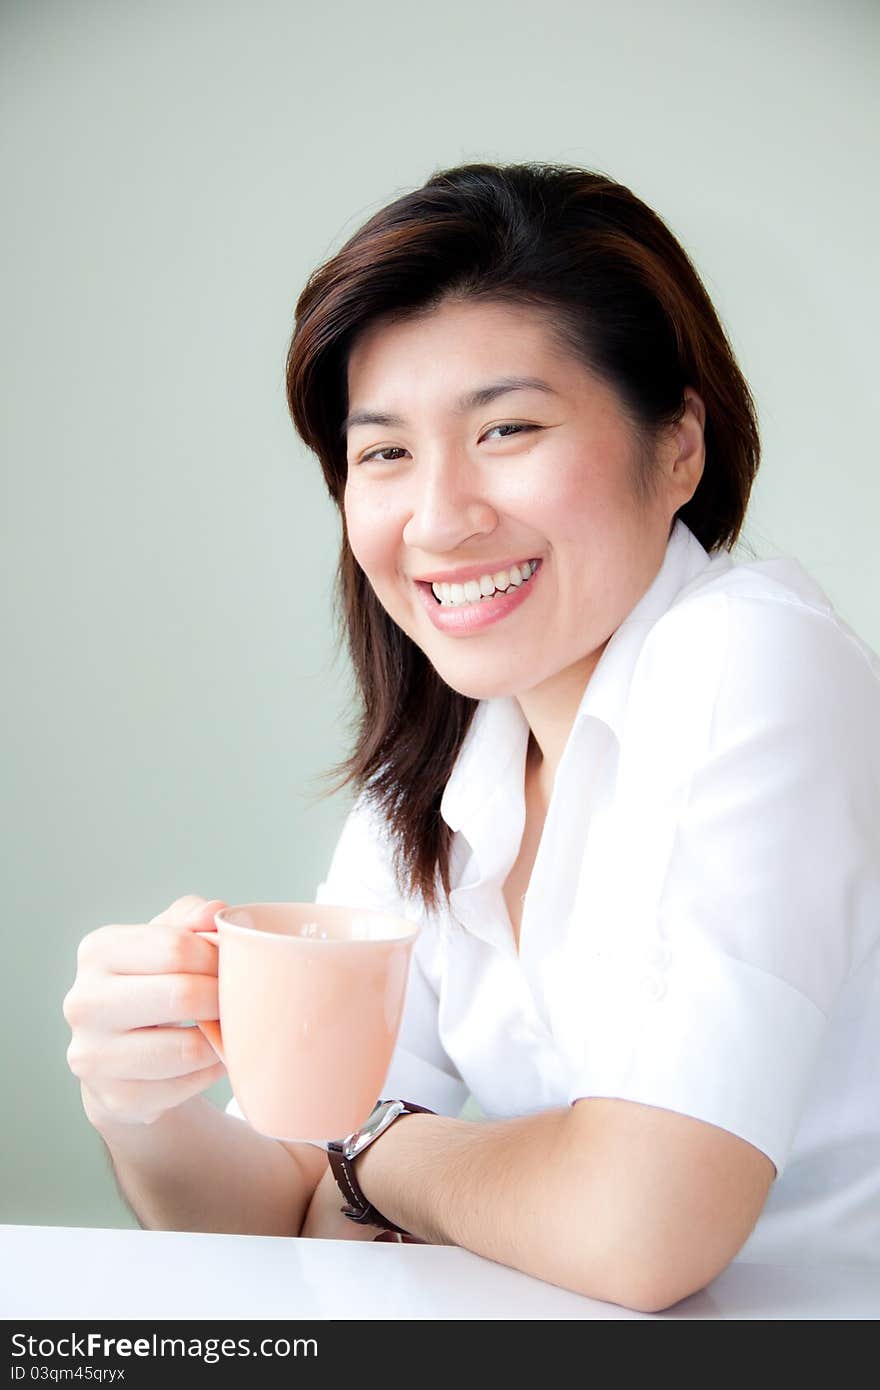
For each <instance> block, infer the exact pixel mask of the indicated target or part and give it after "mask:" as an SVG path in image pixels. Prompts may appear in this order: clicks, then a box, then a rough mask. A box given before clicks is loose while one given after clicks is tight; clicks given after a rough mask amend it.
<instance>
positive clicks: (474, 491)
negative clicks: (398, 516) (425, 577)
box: [403, 455, 498, 555]
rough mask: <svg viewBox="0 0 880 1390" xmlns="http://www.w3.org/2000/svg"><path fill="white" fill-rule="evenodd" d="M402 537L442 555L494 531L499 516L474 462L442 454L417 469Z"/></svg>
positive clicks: (412, 543) (411, 543)
mask: <svg viewBox="0 0 880 1390" xmlns="http://www.w3.org/2000/svg"><path fill="white" fill-rule="evenodd" d="M416 472H417V473H418V476H417V477H416V476H414V479H413V485H414V489H415V491H414V494H413V496H412V498H411V502H410V515H409V518H408V520H407V522H406V525H405V526H404V528H403V539H404V541H405V542H406V544H407V545H410V546H412V547H413V548H414V549H417V550H423V551H425V552H432V553H433V554H435V555H442V554H443V553H444V552H446V551H452V550H454V549H455V548H456V546H457V545H459V544H460V543H461V542H462V541H463V540H466V539H467V538H468V537H470V536H473V535H479V534H481V533H483V534H485V533H488V532H490V531H494V529H495V527H496V526H497V524H498V517H497V514H496V511H495V508H494V507H493V505H492V503H491V502H490V501H489V499H488V498H487V497H486V496H485V493H484V491H483V490H482V489H481V487H480V485H479V481H478V479H477V477H476V473H475V470H474V465H473V462H472V461H470V460H468V459H466V458H465V459H461V460H459V459H457V458H453V457H452V456H450V455H445V456H443V457H442V458H440V459H438V460H436V461H435V462H434V463H432V464H430V465H429V464H425V466H424V467H423V468H422V469H421V470H416Z"/></svg>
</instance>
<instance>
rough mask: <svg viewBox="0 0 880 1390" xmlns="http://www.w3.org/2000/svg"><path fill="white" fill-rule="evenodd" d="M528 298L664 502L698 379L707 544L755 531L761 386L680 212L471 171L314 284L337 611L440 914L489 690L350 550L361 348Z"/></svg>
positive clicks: (319, 437)
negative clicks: (425, 646) (395, 605)
mask: <svg viewBox="0 0 880 1390" xmlns="http://www.w3.org/2000/svg"><path fill="white" fill-rule="evenodd" d="M450 299H455V300H462V299H468V300H471V301H473V300H479V301H481V302H488V303H496V304H498V303H500V304H513V305H516V306H520V307H522V306H526V307H530V308H532V309H533V310H535V311H537V312H539V313H540V314H541V316H542V317H544V318H545V319H546V322H547V323H548V326H549V327H550V329H551V332H552V333H553V334H554V335H555V337H556V340H557V342H558V343H559V344H560V345H561V346H563V348H564V349H565V350H567V352H568V353H570V354H571V355H572V356H574V357H575V358H576V359H577V360H579V361H580V362H581V363H582V364H583V365H584V366H585V367H586V368H587V369H588V370H590V371H591V372H592V373H594V374H595V375H597V376H598V377H599V378H600V379H602V380H603V381H604V383H605V384H606V385H608V386H610V387H611V388H612V389H613V390H614V391H615V392H616V394H617V397H618V400H619V402H620V405H621V408H622V411H623V413H624V416H625V418H626V419H627V420H628V421H629V422H630V424H631V426H632V428H633V434H634V438H635V439H636V441H637V442H638V444H639V445H640V447H639V448H638V449H637V450H636V455H637V461H636V471H635V474H634V478H633V482H634V486H635V488H636V491H637V493H638V495H639V496H641V497H647V496H648V495H650V492H651V488H652V480H653V476H654V474H653V470H652V462H653V457H654V445H655V441H656V440H657V439H658V438H659V436H660V433H661V432H662V431H664V430H665V429H667V428H669V427H670V426H672V425H674V424H675V423H677V422H678V420H680V419H681V416H682V414H683V411H684V406H685V400H684V388H685V387H686V386H691V387H693V389H694V390H695V391H697V392H698V393H699V395H700V396H701V398H702V400H703V402H704V404H705V407H706V420H705V425H704V436H705V447H706V456H705V466H704V470H703V475H702V477H701V479H700V482H699V485H698V487H697V489H696V491H695V493H694V495H693V497H691V498H690V500H689V501H688V502H687V503H686V504H685V505H683V506H682V507H680V508H679V511H678V513H677V515H679V516H680V517H681V519H682V521H683V522H684V523H685V524H686V525H687V526H688V527H689V528H690V530H691V531H692V532H693V533H694V535H695V536H696V537H697V539H698V540H699V541H700V542H701V543H702V545H703V546H704V547H705V549H706V550H708V551H713V550H718V549H720V548H721V547H725V548H726V549H728V550H730V549H731V548H732V547H733V545H734V543H735V542H736V539H737V537H738V535H739V531H740V529H741V527H742V524H743V520H744V517H745V512H746V507H747V505H748V500H749V494H750V491H751V487H752V483H753V481H754V478H755V474H756V472H757V469H758V463H759V459H760V442H759V437H758V425H757V416H756V411H755V405H754V401H753V399H752V396H751V393H750V391H749V388H748V385H747V383H746V381H745V379H744V377H743V375H742V373H741V372H740V369H739V367H738V365H737V363H736V360H735V357H734V354H733V351H732V348H731V346H730V343H729V342H728V339H727V337H726V335H725V332H724V329H723V327H722V325H721V322H720V321H719V318H718V315H717V314H716V312H715V309H714V308H713V306H712V303H711V301H710V299H709V296H708V294H707V293H706V290H705V288H704V287H703V284H702V281H701V280H700V278H699V276H698V274H697V272H696V270H695V268H694V266H693V265H692V264H691V261H690V260H689V258H688V256H687V255H686V253H685V251H684V250H683V249H682V247H681V246H680V245H679V243H678V241H677V240H676V238H675V237H674V236H673V235H672V233H671V232H670V230H669V229H668V227H667V226H666V225H665V223H664V222H663V221H662V220H661V219H660V218H659V217H658V216H657V214H656V213H655V212H652V210H651V209H650V208H649V207H647V206H646V205H645V203H643V202H641V201H640V200H639V199H638V198H637V197H636V196H635V194H633V193H631V192H630V190H629V189H628V188H626V187H624V186H623V185H622V184H619V183H616V182H615V181H614V180H613V179H611V178H609V177H608V176H607V175H605V174H602V173H596V172H591V171H589V170H586V169H582V168H578V167H577V166H572V165H559V164H544V163H524V164H507V165H495V164H482V163H481V164H465V165H461V166H459V167H457V168H451V169H444V170H440V171H438V172H435V173H434V174H432V175H431V177H430V178H429V179H428V181H427V182H426V183H425V184H424V185H423V186H422V187H421V188H418V189H416V190H415V191H414V192H411V193H407V194H404V195H403V196H402V197H399V198H397V199H395V201H393V202H392V203H389V204H388V205H387V206H386V207H383V208H381V209H380V211H378V212H376V213H375V214H373V216H371V217H370V218H369V220H368V221H367V222H365V223H364V225H363V226H362V227H361V228H360V229H359V230H358V231H357V232H355V233H354V235H353V236H352V237H350V238H349V240H348V241H347V242H346V243H345V245H344V246H343V247H342V249H341V250H340V251H338V252H337V253H336V254H335V255H334V256H332V257H331V258H330V259H329V260H327V261H326V262H325V263H324V264H323V265H321V266H319V267H318V268H317V269H316V270H315V271H314V272H313V273H312V274H311V275H310V277H309V279H308V282H307V283H306V286H305V288H304V289H303V291H302V294H301V295H300V297H299V300H298V302H297V306H296V324H295V329H294V333H293V338H292V341H291V344H290V349H289V352H288V356H287V400H288V405H289V407H290V413H291V416H292V418H293V423H294V426H295V427H296V430H297V433H298V434H299V436H300V438H301V439H302V440H303V442H304V443H305V444H306V445H307V447H308V448H309V449H311V450H313V451H314V453H315V454H317V456H318V459H319V460H320V463H321V467H322V469H323V472H324V478H325V480H326V483H327V488H328V491H329V493H330V496H331V498H332V499H333V501H334V503H335V504H336V506H337V507H338V509H339V512H340V516H341V521H342V544H341V551H340V556H339V564H338V568H337V573H336V584H335V589H334V609H335V613H336V619H337V622H339V624H340V626H341V629H342V633H343V637H344V639H345V640H346V641H347V645H348V650H349V653H350V656H351V660H352V663H353V667H354V675H355V680H356V683H357V693H358V696H359V701H360V709H359V711H358V714H357V719H356V724H355V729H356V742H355V746H354V751H353V752H352V753H351V755H350V756H349V757H348V758H346V759H344V760H343V761H342V762H340V763H338V764H336V765H335V766H334V767H332V768H331V769H330V770H329V771H328V772H327V773H326V774H324V775H325V776H326V777H331V776H334V775H336V776H337V778H338V780H337V782H336V784H335V785H334V786H333V787H331V788H330V789H329V791H327V792H325V793H323V795H325V796H326V795H330V794H331V793H335V792H337V791H339V790H340V789H341V788H342V787H344V786H346V785H348V784H349V783H353V784H354V786H355V787H356V788H357V789H358V791H360V792H363V793H365V795H366V796H368V797H369V800H370V803H371V805H373V806H374V807H376V808H377V809H378V810H379V813H380V815H381V817H382V819H383V821H384V823H385V825H386V826H387V828H388V832H389V834H390V838H391V843H392V847H393V858H394V866H395V874H396V876H397V884H398V887H399V889H400V891H401V892H402V893H403V894H404V895H405V896H409V895H418V896H419V897H420V898H421V901H422V903H423V905H424V907H425V908H427V909H428V910H434V909H436V908H438V906H439V905H440V899H441V894H442V896H443V897H444V898H445V897H446V896H447V895H448V893H449V890H450V886H451V885H450V878H449V852H450V847H451V842H452V831H451V830H450V828H449V826H448V825H447V824H446V822H445V821H444V820H443V818H442V817H441V815H440V801H441V797H442V795H443V789H444V787H445V786H446V783H447V781H448V779H449V776H450V773H451V772H452V768H453V765H454V763H455V761H456V758H457V756H458V752H459V749H460V748H461V745H462V742H463V740H464V737H465V735H466V733H467V730H468V727H469V725H470V722H471V719H472V718H473V715H474V711H475V710H476V707H477V703H478V702H477V701H476V700H475V699H471V698H470V697H468V696H465V695H461V694H460V693H458V692H457V691H455V690H452V689H451V688H450V687H449V686H448V685H446V683H445V682H444V681H443V680H441V678H440V677H439V675H438V674H437V672H436V671H435V670H434V668H433V667H432V666H431V664H430V662H429V661H428V659H427V658H426V656H425V655H424V653H423V652H422V651H421V649H420V648H419V647H417V646H416V645H415V643H414V642H412V641H411V639H410V638H409V637H408V636H407V635H406V634H405V633H404V632H403V631H402V630H401V629H400V628H399V627H398V626H397V625H396V624H395V623H394V622H392V620H391V619H390V617H389V616H388V614H387V612H386V611H385V609H384V608H383V607H382V605H381V604H380V603H379V601H378V599H377V598H376V595H375V592H374V590H373V588H372V586H371V585H370V584H369V582H368V581H367V579H366V576H365V575H364V572H363V570H362V569H361V567H360V566H359V565H358V563H357V561H356V560H355V558H354V555H353V554H352V550H351V547H350V545H349V541H348V535H347V531H346V525H345V514H344V510H343V493H344V488H345V482H346V473H347V458H346V443H345V440H344V438H343V437H342V434H341V432H340V431H341V426H342V422H343V420H344V419H345V416H346V414H347V411H348V371H347V368H348V355H349V352H350V350H351V348H352V346H353V344H354V341H355V339H356V338H357V336H358V334H360V333H361V332H362V331H363V330H364V329H365V328H366V327H367V326H368V325H371V324H373V323H375V322H376V321H378V320H383V321H385V320H388V321H391V320H394V319H397V318H401V317H406V315H407V314H412V313H424V312H430V310H431V309H433V308H435V307H437V306H439V305H440V304H441V303H443V302H445V301H447V300H450Z"/></svg>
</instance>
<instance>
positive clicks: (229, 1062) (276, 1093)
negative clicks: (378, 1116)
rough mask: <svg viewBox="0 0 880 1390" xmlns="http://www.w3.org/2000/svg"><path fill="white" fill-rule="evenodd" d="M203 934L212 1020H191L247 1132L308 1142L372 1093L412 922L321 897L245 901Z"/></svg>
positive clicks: (366, 1103) (390, 1046) (343, 1129)
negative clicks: (213, 956) (216, 1013)
mask: <svg viewBox="0 0 880 1390" xmlns="http://www.w3.org/2000/svg"><path fill="white" fill-rule="evenodd" d="M214 922H215V926H216V928H217V930H216V931H215V932H202V933H200V934H201V935H202V936H204V937H205V938H206V939H207V940H209V941H213V942H214V943H215V945H216V946H217V948H218V951H219V959H218V962H217V977H218V979H217V988H218V996H219V1010H220V1017H219V1019H217V1020H216V1021H214V1022H211V1021H210V1020H208V1021H206V1020H200V1021H199V1022H198V1026H199V1028H201V1030H202V1032H203V1033H204V1034H205V1036H206V1038H207V1039H208V1041H209V1042H210V1043H211V1045H212V1047H213V1048H214V1050H215V1051H216V1052H217V1054H218V1056H219V1057H220V1060H221V1061H222V1062H223V1064H224V1065H225V1067H226V1070H227V1072H228V1074H229V1080H230V1083H231V1085H232V1092H233V1095H234V1096H235V1099H236V1101H237V1102H238V1104H239V1106H240V1107H241V1111H242V1114H243V1115H244V1116H245V1118H246V1119H247V1120H248V1122H249V1124H251V1125H252V1126H253V1128H254V1129H256V1130H259V1132H260V1133H261V1134H266V1135H268V1136H269V1137H270V1138H272V1139H284V1140H287V1141H299V1142H304V1143H311V1144H317V1145H318V1146H319V1147H320V1148H326V1146H327V1141H328V1140H331V1139H342V1138H345V1136H346V1135H348V1134H350V1133H351V1132H352V1131H353V1130H355V1129H357V1128H358V1127H359V1126H360V1125H362V1124H363V1123H364V1121H365V1120H366V1119H367V1118H368V1116H369V1115H370V1112H371V1111H372V1110H373V1108H374V1106H375V1105H376V1102H377V1101H378V1100H380V1099H381V1098H382V1097H381V1089H382V1085H383V1083H384V1080H385V1077H386V1074H387V1072H388V1067H389V1064H390V1062H391V1057H392V1054H393V1052H394V1044H395V1042H396V1040H397V1034H398V1031H399V1028H400V1020H401V1016H402V1013H403V1004H404V998H405V995H406V984H407V979H408V975H409V963H410V956H411V952H412V946H413V942H414V941H415V939H416V937H417V936H418V932H419V928H418V925H417V924H416V923H414V922H408V921H406V920H405V919H404V918H401V917H393V916H390V915H388V914H386V913H383V912H374V911H373V910H372V909H359V908H353V907H337V906H332V905H330V904H327V903H320V904H318V903H295V902H294V903H245V904H243V905H241V906H238V907H226V908H223V909H222V911H220V912H218V913H217V914H216V916H215V918H214Z"/></svg>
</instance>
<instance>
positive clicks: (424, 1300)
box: [0, 1225, 880, 1322]
mask: <svg viewBox="0 0 880 1390" xmlns="http://www.w3.org/2000/svg"><path fill="white" fill-rule="evenodd" d="M645 1317H660V1318H695V1319H699V1318H703V1319H705V1318H709V1319H718V1318H761V1319H779V1318H783V1319H789V1318H822V1319H825V1318H835V1319H836V1318H844V1319H850V1318H870V1319H873V1318H877V1317H880V1266H878V1267H876V1268H859V1267H856V1266H851V1267H841V1266H816V1267H806V1266H799V1267H797V1268H795V1267H792V1266H782V1265H759V1264H749V1263H745V1262H740V1261H737V1260H735V1261H734V1262H733V1264H731V1265H729V1266H728V1268H727V1269H726V1270H724V1272H723V1273H722V1274H721V1275H719V1277H718V1278H717V1279H715V1280H714V1281H713V1282H712V1284H710V1285H709V1287H708V1288H706V1289H704V1290H702V1291H701V1292H700V1293H697V1294H693V1295H692V1296H691V1297H690V1298H686V1299H683V1300H682V1301H681V1302H680V1303H677V1304H676V1305H675V1307H674V1308H671V1309H669V1310H668V1311H667V1312H664V1313H636V1312H633V1311H632V1310H631V1309H628V1308H621V1307H620V1306H619V1305H618V1304H614V1303H603V1302H601V1301H599V1300H596V1299H591V1298H582V1297H580V1296H579V1295H578V1294H574V1293H570V1292H569V1291H568V1290H566V1289H560V1288H557V1287H556V1286H555V1285H554V1284H545V1283H543V1282H542V1281H541V1280H539V1279H532V1278H530V1277H529V1276H528V1275H525V1274H520V1273H519V1271H518V1270H514V1269H508V1268H507V1267H506V1266H505V1265H499V1264H495V1263H493V1262H492V1261H491V1260H484V1259H481V1258H480V1256H478V1255H473V1254H471V1252H470V1251H468V1250H461V1249H459V1248H457V1247H456V1246H452V1245H400V1244H397V1243H394V1244H391V1243H388V1244H383V1243H382V1242H381V1241H380V1242H379V1243H378V1244H375V1243H373V1242H372V1241H359V1240H357V1241H355V1240H352V1241H348V1240H305V1239H293V1238H292V1239H280V1238H276V1237H271V1236H227V1235H202V1234H189V1233H182V1232H177V1231H140V1230H136V1231H131V1230H95V1229H91V1228H80V1227H66V1226H2V1225H0V1318H6V1319H9V1318H21V1319H22V1320H31V1319H58V1320H68V1321H78V1320H84V1319H94V1318H102V1319H108V1320H109V1319H111V1318H113V1319H120V1320H124V1319H140V1320H149V1321H157V1322H158V1321H160V1320H163V1319H169V1318H174V1319H180V1318H192V1319H194V1320H200V1319H240V1318H241V1319H258V1318H270V1319H274V1318H288V1319H309V1318H385V1319H396V1318H432V1319H438V1318H467V1319H470V1320H473V1319H502V1318H504V1319H517V1320H520V1321H523V1320H528V1319H545V1318H548V1319H557V1320H560V1319H561V1320H570V1319H581V1318H586V1319H597V1318H601V1319H613V1320H619V1319H624V1318H645Z"/></svg>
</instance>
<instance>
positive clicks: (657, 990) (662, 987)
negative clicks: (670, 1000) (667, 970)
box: [642, 975, 666, 1002]
mask: <svg viewBox="0 0 880 1390" xmlns="http://www.w3.org/2000/svg"><path fill="white" fill-rule="evenodd" d="M642 988H643V989H644V991H645V993H646V994H647V996H648V998H649V999H653V1000H655V1002H656V1001H657V1000H660V999H662V998H663V996H664V994H665V993H666V981H665V980H662V979H661V978H660V976H659V975H646V976H645V977H644V979H643V980H642Z"/></svg>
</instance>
